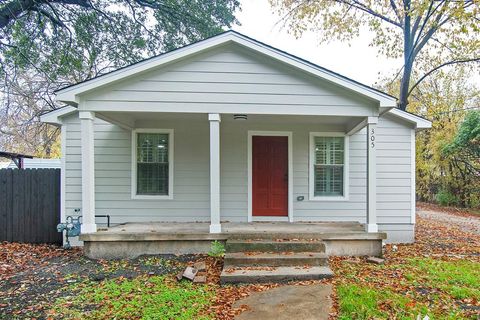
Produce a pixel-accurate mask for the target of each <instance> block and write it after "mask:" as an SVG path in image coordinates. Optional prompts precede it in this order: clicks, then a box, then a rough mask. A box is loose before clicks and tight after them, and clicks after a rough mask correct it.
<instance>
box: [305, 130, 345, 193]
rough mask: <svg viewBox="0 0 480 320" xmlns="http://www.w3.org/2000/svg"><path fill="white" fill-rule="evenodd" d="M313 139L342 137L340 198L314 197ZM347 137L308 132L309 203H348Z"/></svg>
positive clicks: (338, 134)
mask: <svg viewBox="0 0 480 320" xmlns="http://www.w3.org/2000/svg"><path fill="white" fill-rule="evenodd" d="M315 137H343V138H344V143H343V148H344V149H343V156H344V157H345V158H344V161H343V195H342V196H315V172H314V170H313V165H314V164H315V150H314V149H315ZM349 150H350V148H349V136H348V135H347V134H345V133H344V132H310V143H309V161H308V189H309V200H310V201H348V197H349V193H348V186H349V184H350V179H349V162H350V154H349Z"/></svg>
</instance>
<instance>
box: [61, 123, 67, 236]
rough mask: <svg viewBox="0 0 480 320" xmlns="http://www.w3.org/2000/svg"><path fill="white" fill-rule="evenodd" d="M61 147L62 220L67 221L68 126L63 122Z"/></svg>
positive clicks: (63, 233)
mask: <svg viewBox="0 0 480 320" xmlns="http://www.w3.org/2000/svg"><path fill="white" fill-rule="evenodd" d="M60 149H61V153H62V157H61V158H60V222H62V223H63V222H65V221H66V216H67V212H66V205H65V200H66V193H67V189H66V187H67V179H66V173H67V172H66V171H65V170H66V168H67V166H66V163H67V126H66V125H65V124H62V126H61V127H60ZM62 237H63V242H62V244H65V241H66V233H65V232H62Z"/></svg>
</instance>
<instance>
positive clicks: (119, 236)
mask: <svg viewBox="0 0 480 320" xmlns="http://www.w3.org/2000/svg"><path fill="white" fill-rule="evenodd" d="M209 225H210V224H209V223H208V222H188V223H180V222H149V223H134V222H131V223H125V224H120V225H116V226H113V227H110V228H105V229H100V230H99V231H97V232H95V233H87V234H82V235H80V240H82V241H84V247H85V253H86V255H87V256H89V257H91V258H106V259H109V258H129V257H136V256H139V255H142V254H162V253H168V254H170V253H174V254H184V253H206V252H208V251H209V249H210V245H211V242H212V241H214V240H218V241H227V240H228V239H270V240H271V239H318V240H322V241H323V242H325V245H326V248H327V249H326V253H327V254H329V255H377V256H378V255H381V250H382V240H383V239H385V238H386V234H385V233H383V232H375V233H367V232H365V227H364V225H362V224H360V223H358V222H311V223H308V222H306V223H302V222H294V223H290V222H251V223H241V222H225V223H222V232H221V233H209Z"/></svg>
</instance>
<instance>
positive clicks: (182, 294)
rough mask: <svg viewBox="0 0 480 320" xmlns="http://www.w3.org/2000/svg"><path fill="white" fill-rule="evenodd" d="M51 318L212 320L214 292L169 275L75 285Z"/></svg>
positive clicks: (207, 287)
mask: <svg viewBox="0 0 480 320" xmlns="http://www.w3.org/2000/svg"><path fill="white" fill-rule="evenodd" d="M70 294H71V295H70V296H68V297H65V298H59V299H57V301H56V302H55V304H54V306H53V309H52V310H51V311H50V313H49V315H50V316H52V317H54V318H62V319H178V320H189V319H199V320H206V319H212V315H211V314H208V313H207V312H206V310H207V309H208V307H209V306H210V305H211V303H212V299H213V297H214V296H215V290H214V288H212V287H211V286H210V287H209V286H207V285H194V284H192V283H191V282H187V281H182V282H177V281H176V280H174V279H172V277H170V276H148V275H143V276H140V277H137V278H134V279H126V278H122V277H121V278H117V279H111V280H107V281H102V282H101V283H95V282H91V281H86V282H82V283H80V284H76V285H74V287H73V288H72V290H71V293H70Z"/></svg>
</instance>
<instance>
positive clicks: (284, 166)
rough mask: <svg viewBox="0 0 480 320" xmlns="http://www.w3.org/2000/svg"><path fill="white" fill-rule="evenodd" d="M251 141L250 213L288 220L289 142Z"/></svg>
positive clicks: (284, 139) (260, 138) (275, 139)
mask: <svg viewBox="0 0 480 320" xmlns="http://www.w3.org/2000/svg"><path fill="white" fill-rule="evenodd" d="M252 139H253V141H252V198H253V199H252V200H253V201H252V206H253V208H252V209H253V212H252V213H253V215H254V216H288V138H287V137H276V136H275V137H268V136H253V137H252Z"/></svg>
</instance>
